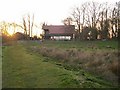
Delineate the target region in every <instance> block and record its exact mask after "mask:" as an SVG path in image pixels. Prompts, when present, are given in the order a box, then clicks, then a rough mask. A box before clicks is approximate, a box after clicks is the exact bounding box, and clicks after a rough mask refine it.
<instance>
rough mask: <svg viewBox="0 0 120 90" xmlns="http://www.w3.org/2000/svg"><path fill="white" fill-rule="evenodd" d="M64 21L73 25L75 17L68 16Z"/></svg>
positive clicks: (65, 23)
mask: <svg viewBox="0 0 120 90" xmlns="http://www.w3.org/2000/svg"><path fill="white" fill-rule="evenodd" d="M62 22H63V23H64V25H72V22H73V19H72V18H71V17H67V18H65V19H64V20H63V21H62Z"/></svg>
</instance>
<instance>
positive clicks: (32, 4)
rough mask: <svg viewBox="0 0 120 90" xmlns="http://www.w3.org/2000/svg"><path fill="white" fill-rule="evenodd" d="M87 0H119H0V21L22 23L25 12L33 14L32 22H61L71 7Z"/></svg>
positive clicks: (114, 0) (105, 0)
mask: <svg viewBox="0 0 120 90" xmlns="http://www.w3.org/2000/svg"><path fill="white" fill-rule="evenodd" d="M87 1H96V2H100V3H102V2H110V3H114V2H118V1H119V0H0V22H1V21H6V22H16V23H22V17H23V16H24V15H26V14H28V13H29V14H34V17H35V19H34V22H35V23H36V24H41V23H43V22H46V23H47V24H50V25H59V24H62V20H63V19H65V18H66V17H68V16H70V13H71V11H72V8H73V7H74V6H79V5H80V4H82V3H84V2H87Z"/></svg>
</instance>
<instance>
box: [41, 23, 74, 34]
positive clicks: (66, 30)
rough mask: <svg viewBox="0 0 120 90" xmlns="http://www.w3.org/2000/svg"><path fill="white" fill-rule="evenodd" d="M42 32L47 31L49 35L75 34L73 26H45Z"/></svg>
mask: <svg viewBox="0 0 120 90" xmlns="http://www.w3.org/2000/svg"><path fill="white" fill-rule="evenodd" d="M43 30H49V34H73V33H75V26H74V25H46V26H43Z"/></svg>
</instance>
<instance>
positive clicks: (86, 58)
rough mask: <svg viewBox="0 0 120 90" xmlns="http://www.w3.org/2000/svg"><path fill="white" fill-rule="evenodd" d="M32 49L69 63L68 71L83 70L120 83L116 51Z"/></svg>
mask: <svg viewBox="0 0 120 90" xmlns="http://www.w3.org/2000/svg"><path fill="white" fill-rule="evenodd" d="M31 49H32V50H33V51H35V52H38V53H40V54H42V55H43V56H45V57H51V58H55V60H58V61H60V62H62V63H63V64H65V63H67V64H68V66H65V68H66V69H70V67H72V68H73V70H75V69H76V70H79V68H83V69H85V70H86V71H89V72H92V73H94V74H97V75H100V76H102V77H103V78H104V79H107V80H109V81H111V82H114V83H115V84H116V83H118V82H117V81H118V79H119V76H120V73H119V72H120V71H119V69H118V67H119V65H118V64H119V62H118V51H116V50H111V51H108V50H95V51H85V50H80V49H76V48H70V49H61V48H54V47H45V46H44V47H42V46H41V47H39V48H36V47H35V46H34V47H31Z"/></svg>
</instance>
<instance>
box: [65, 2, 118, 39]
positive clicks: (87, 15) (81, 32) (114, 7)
mask: <svg viewBox="0 0 120 90" xmlns="http://www.w3.org/2000/svg"><path fill="white" fill-rule="evenodd" d="M63 23H64V25H75V28H76V39H82V40H88V39H89V40H96V39H117V38H118V33H119V31H120V1H119V2H116V3H115V4H108V3H97V2H86V3H83V4H82V5H81V6H77V7H74V8H73V11H72V13H71V15H70V16H69V17H67V18H65V19H64V20H63Z"/></svg>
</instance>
